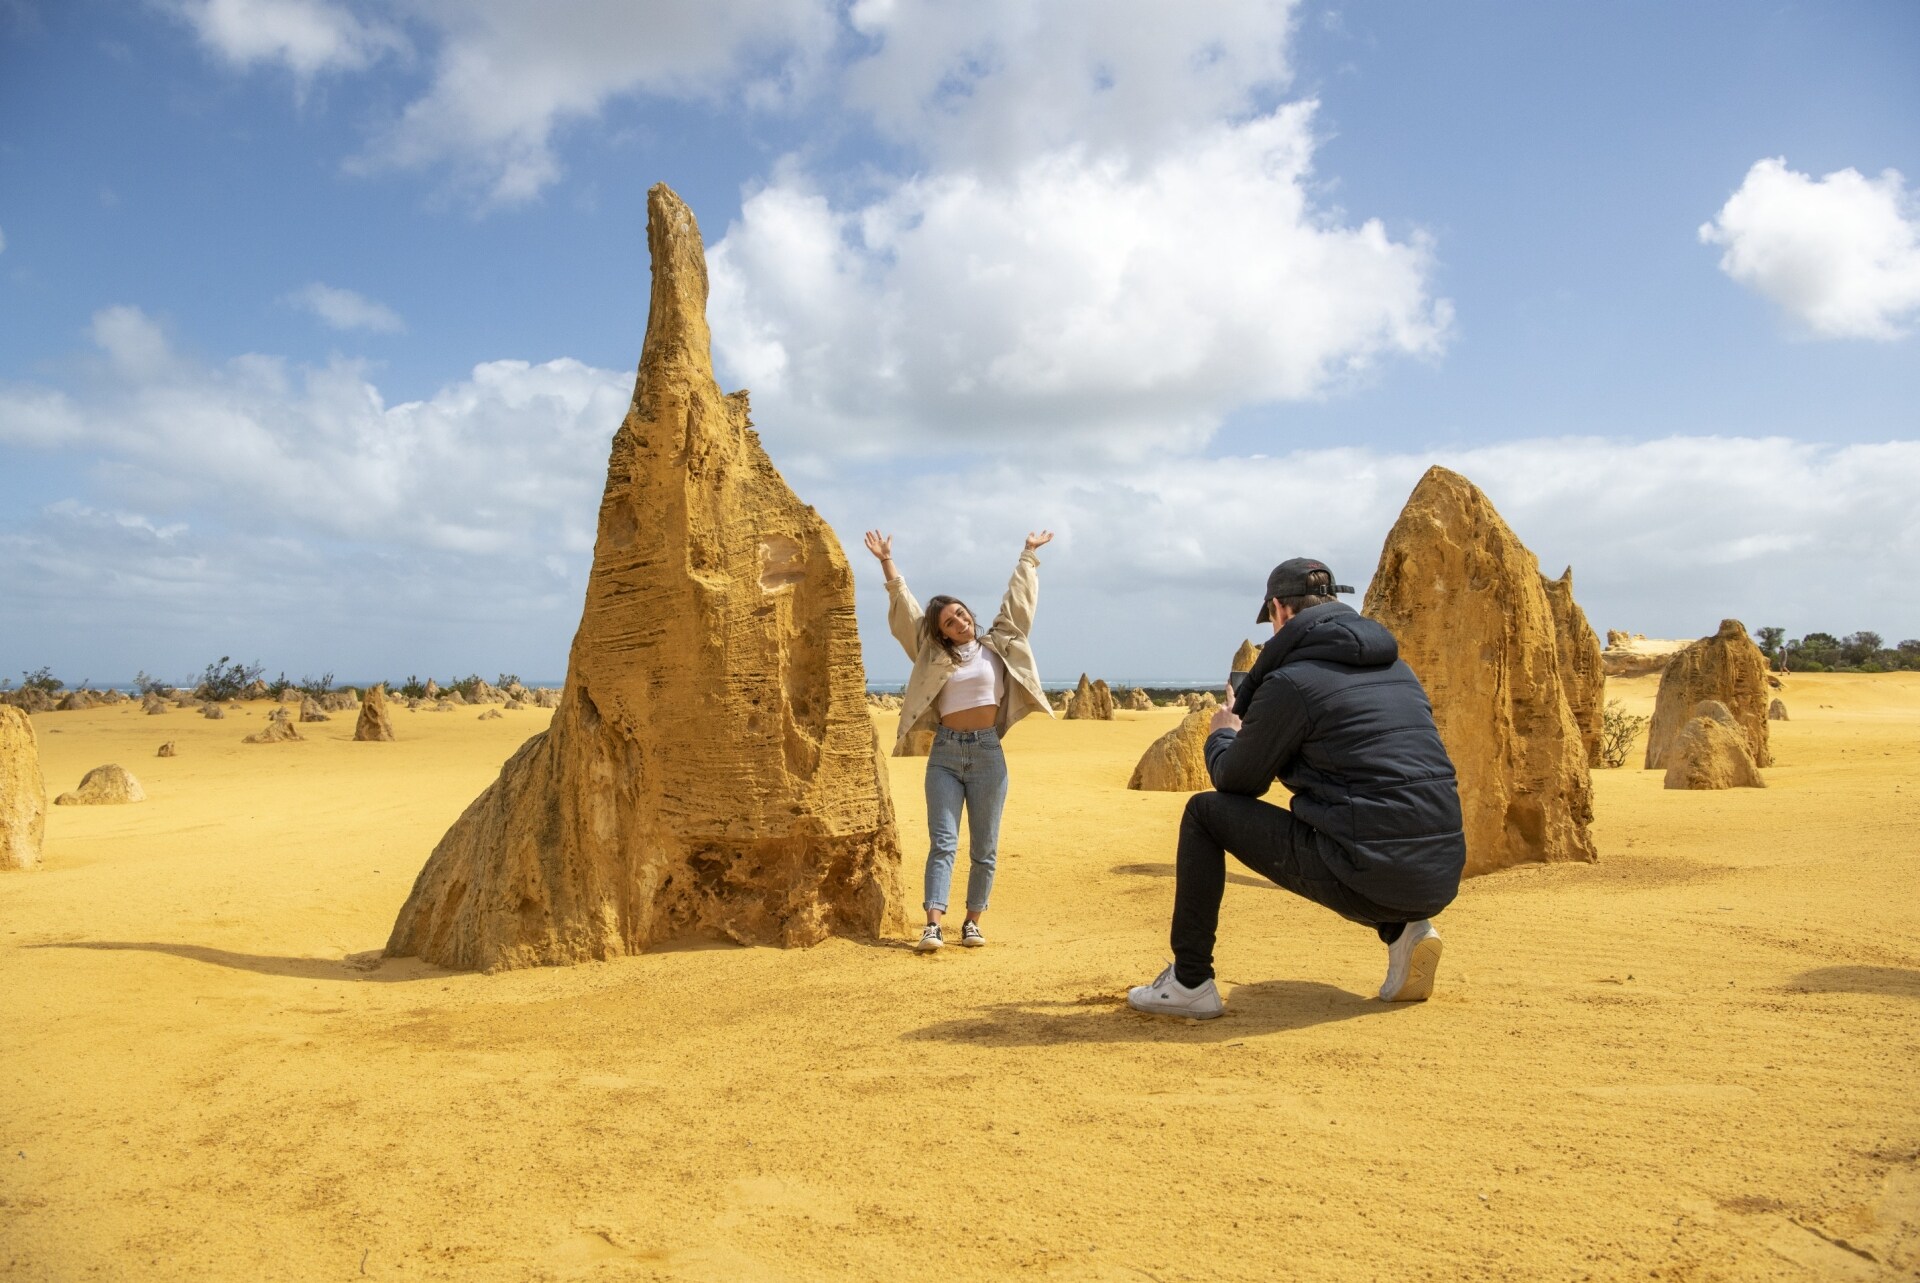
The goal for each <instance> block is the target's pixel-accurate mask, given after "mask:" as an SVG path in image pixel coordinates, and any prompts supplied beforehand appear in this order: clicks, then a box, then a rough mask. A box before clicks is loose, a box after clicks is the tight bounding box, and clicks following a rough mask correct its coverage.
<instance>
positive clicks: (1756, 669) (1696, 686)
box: [1646, 619, 1773, 771]
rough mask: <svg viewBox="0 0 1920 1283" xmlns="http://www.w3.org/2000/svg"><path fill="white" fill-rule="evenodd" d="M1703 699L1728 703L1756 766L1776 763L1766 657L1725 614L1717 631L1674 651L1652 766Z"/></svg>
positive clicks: (1650, 741) (1657, 705)
mask: <svg viewBox="0 0 1920 1283" xmlns="http://www.w3.org/2000/svg"><path fill="white" fill-rule="evenodd" d="M1702 700H1715V701H1717V702H1719V703H1721V704H1724V705H1726V708H1727V711H1728V712H1729V713H1731V714H1732V715H1733V720H1734V724H1735V725H1736V726H1738V727H1739V729H1740V733H1741V735H1742V736H1744V737H1745V738H1746V741H1747V753H1748V755H1749V756H1751V757H1752V758H1753V764H1754V765H1755V766H1772V765H1773V753H1772V751H1771V750H1770V749H1769V748H1768V747H1767V702H1768V695H1767V657H1766V656H1765V655H1764V654H1762V653H1761V650H1760V648H1759V647H1758V646H1756V645H1754V642H1753V638H1751V637H1749V636H1747V626H1746V625H1745V624H1743V623H1741V622H1740V621H1739V620H1737V619H1723V620H1721V621H1720V630H1719V631H1718V632H1716V633H1715V634H1714V635H1713V636H1711V637H1702V638H1701V639H1700V640H1699V641H1697V642H1694V643H1693V644H1692V645H1691V646H1688V647H1687V648H1686V649H1684V650H1682V651H1681V652H1680V653H1679V654H1677V655H1675V656H1674V657H1673V661H1672V662H1671V663H1669V664H1668V665H1667V669H1666V672H1664V673H1662V674H1661V675H1660V693H1659V694H1658V695H1656V696H1655V697H1654V701H1653V721H1652V723H1651V724H1649V725H1648V727H1647V758H1646V769H1647V770H1649V771H1656V770H1660V769H1662V768H1664V767H1665V766H1666V764H1667V750H1668V749H1669V748H1670V747H1672V745H1673V740H1674V737H1675V736H1676V735H1678V734H1679V733H1680V728H1681V727H1682V726H1683V725H1685V724H1686V723H1687V722H1688V721H1689V720H1691V719H1692V717H1693V707H1694V705H1696V704H1698V703H1700V701H1702Z"/></svg>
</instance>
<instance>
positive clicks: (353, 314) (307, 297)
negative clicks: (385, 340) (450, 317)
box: [285, 281, 407, 334]
mask: <svg viewBox="0 0 1920 1283" xmlns="http://www.w3.org/2000/svg"><path fill="white" fill-rule="evenodd" d="M285 301H286V302H288V303H291V304H292V305H293V306H295V307H297V308H299V309H301V310H302V311H304V312H311V313H312V314H313V315H315V316H317V317H319V318H320V319H321V320H322V321H324V322H325V323H326V324H327V325H330V326H332V327H333V328H334V329H336V330H372V331H373V332H374V333H376V334H404V333H406V329H407V326H406V322H404V321H402V320H401V319H400V314H399V313H398V312H396V311H394V310H393V309H392V308H390V307H388V306H387V305H386V304H385V303H378V302H375V301H374V300H373V299H370V298H368V297H366V296H365V295H363V294H357V293H355V292H354V291H352V290H343V289H336V288H335V287H334V286H331V285H323V284H321V283H320V282H319V281H314V282H313V283H312V284H310V285H303V286H301V287H300V288H299V289H297V290H295V291H293V292H292V293H291V294H288V295H287V296H286V300H285Z"/></svg>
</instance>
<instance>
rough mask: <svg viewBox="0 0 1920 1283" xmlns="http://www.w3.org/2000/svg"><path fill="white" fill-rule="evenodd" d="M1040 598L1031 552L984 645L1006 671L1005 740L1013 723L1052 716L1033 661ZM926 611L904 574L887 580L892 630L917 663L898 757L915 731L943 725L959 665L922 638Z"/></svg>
mask: <svg viewBox="0 0 1920 1283" xmlns="http://www.w3.org/2000/svg"><path fill="white" fill-rule="evenodd" d="M1039 599H1040V558H1038V557H1036V556H1034V555H1033V553H1032V551H1031V550H1027V551H1023V552H1022V553H1021V554H1020V562H1019V564H1018V565H1016V566H1015V567H1014V568H1013V578H1012V579H1010V580H1008V581H1007V595H1006V596H1005V597H1003V598H1001V600H1000V613H999V614H997V615H995V616H994V617H993V626H992V627H991V628H989V629H987V631H986V633H985V634H984V635H983V636H982V637H981V639H980V640H981V641H983V642H985V643H986V644H987V645H988V646H990V647H992V648H993V653H994V654H996V655H998V656H1000V660H1001V662H1002V663H1004V664H1005V665H1006V666H1007V697H1006V699H1004V700H1002V701H1001V702H1000V712H999V715H998V716H997V717H995V718H994V722H993V727H994V729H995V730H997V731H999V732H1000V733H1001V734H1002V735H1005V734H1006V733H1007V731H1008V729H1009V728H1011V727H1012V726H1013V724H1014V723H1015V722H1017V721H1019V720H1020V719H1021V718H1023V717H1025V716H1026V715H1027V714H1028V713H1045V714H1046V715H1047V716H1048V717H1052V716H1053V708H1052V706H1051V705H1049V704H1048V703H1047V697H1046V694H1045V692H1043V691H1042V690H1041V689H1040V668H1039V665H1037V664H1036V663H1035V662H1034V658H1033V647H1032V646H1031V645H1029V644H1028V642H1027V633H1028V632H1029V631H1030V630H1031V629H1032V628H1033V608H1034V605H1035V604H1036V603H1037V602H1038V601H1039ZM925 614H926V612H925V611H923V610H921V609H920V603H919V602H918V601H915V600H914V597H913V594H912V593H911V592H909V591H908V589H907V579H906V576H905V575H895V576H894V577H893V578H892V579H889V580H887V627H888V628H889V629H891V630H892V631H893V636H894V639H895V640H896V641H898V642H899V643H900V645H901V648H902V649H904V650H905V651H906V652H907V656H908V658H910V659H912V660H913V673H912V674H911V675H910V676H909V677H908V678H907V689H906V691H905V692H904V693H903V694H902V695H901V697H900V734H899V735H898V736H897V737H895V739H894V742H893V748H894V752H896V753H897V752H899V751H900V750H901V749H902V748H904V747H906V743H907V736H909V735H911V734H912V733H913V732H915V731H930V730H933V729H934V728H935V727H937V726H939V725H940V714H939V713H938V712H937V711H936V710H935V707H934V704H935V701H937V700H938V699H939V698H940V692H941V690H942V689H943V688H944V687H945V686H946V684H947V678H949V677H951V676H952V675H953V670H954V662H953V660H952V659H951V658H949V657H948V655H947V652H946V648H945V647H943V646H942V645H941V644H940V643H939V642H937V641H934V640H933V639H932V638H931V637H928V638H926V639H925V640H924V641H923V640H922V637H921V629H920V621H921V619H922V618H924V617H925Z"/></svg>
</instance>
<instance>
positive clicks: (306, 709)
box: [300, 695, 333, 722]
mask: <svg viewBox="0 0 1920 1283" xmlns="http://www.w3.org/2000/svg"><path fill="white" fill-rule="evenodd" d="M300 720H301V721H303V722H331V721H332V720H333V719H332V718H331V717H328V716H327V710H326V709H324V708H321V707H320V701H319V700H317V699H315V698H314V697H313V696H311V695H309V696H307V697H306V698H305V699H303V700H301V701H300Z"/></svg>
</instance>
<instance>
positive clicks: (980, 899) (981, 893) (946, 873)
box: [921, 726, 1007, 913]
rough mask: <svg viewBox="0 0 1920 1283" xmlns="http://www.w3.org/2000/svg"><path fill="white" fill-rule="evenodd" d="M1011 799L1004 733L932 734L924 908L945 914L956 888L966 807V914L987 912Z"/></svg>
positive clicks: (990, 731) (941, 731) (988, 731)
mask: <svg viewBox="0 0 1920 1283" xmlns="http://www.w3.org/2000/svg"><path fill="white" fill-rule="evenodd" d="M1006 800H1007V759H1006V756H1005V754H1003V753H1001V751H1000V732H998V731H996V730H994V729H993V728H992V727H988V728H987V729H986V730H984V731H950V730H948V729H947V728H946V727H944V726H942V727H941V728H939V729H938V730H936V731H935V732H934V733H933V751H932V752H931V753H930V754H928V756H927V839H928V843H929V850H928V851H927V882H926V899H925V901H924V902H923V903H922V904H921V907H922V908H925V909H938V910H939V911H940V912H942V913H945V912H946V911H947V894H948V891H949V889H950V888H951V886H952V884H953V860H954V856H955V855H957V854H958V853H959V850H960V805H961V803H962V802H964V803H965V804H966V808H967V836H968V843H967V847H968V849H967V855H968V858H969V859H970V860H971V861H972V863H970V864H969V865H968V866H967V912H969V913H984V912H985V911H986V908H987V899H988V897H989V896H991V895H992V894H993V865H994V855H995V848H996V847H997V846H998V844H999V841H1000V808H1001V807H1002V806H1003V805H1005V804H1006Z"/></svg>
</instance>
